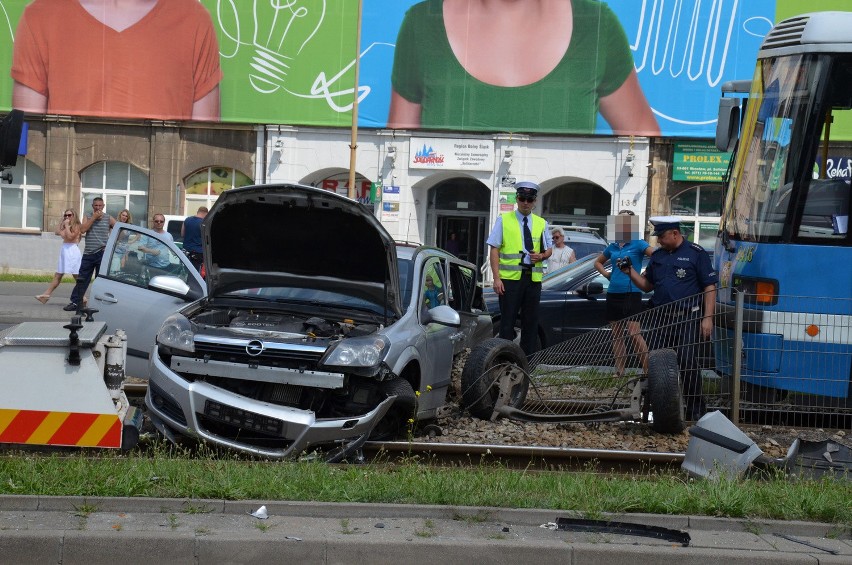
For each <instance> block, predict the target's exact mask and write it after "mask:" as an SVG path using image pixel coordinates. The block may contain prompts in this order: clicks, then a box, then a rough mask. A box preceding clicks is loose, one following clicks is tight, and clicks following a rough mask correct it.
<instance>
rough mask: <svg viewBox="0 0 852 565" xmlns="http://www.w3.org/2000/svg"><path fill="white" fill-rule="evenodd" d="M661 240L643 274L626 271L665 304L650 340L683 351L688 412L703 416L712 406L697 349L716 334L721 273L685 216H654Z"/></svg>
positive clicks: (659, 346)
mask: <svg viewBox="0 0 852 565" xmlns="http://www.w3.org/2000/svg"><path fill="white" fill-rule="evenodd" d="M650 222H651V224H653V226H654V235H655V236H657V241H658V243H659V244H660V247H659V249H657V250H656V251H655V252H654V253H653V255H651V261H650V262H649V263H648V267H647V268H646V269H645V272H644V273H643V274H641V275H640V274H639V273H638V272H636V270H635V269H634V268H633V267H632V266H629V267H628V266H626V267H624V268H623V269H622V271H623V272H624V273H626V274H628V275H629V276H630V280H631V281H633V283H634V284H635V285H636V286H637V287H639V288H640V289H642V291H643V292H650V291H652V290H653V291H654V297H653V299H652V302H653V305H654V306H655V307H656V306H663V305H666V304H668V305H670V307H669V308H664V309H661V316H660V318H659V321H660V326H659V327H657V328H655V329H654V330H653V331H652V332H651V334H650V336H649V340H648V349H649V350H654V349H662V348H668V347H670V348H672V349H674V350H675V351H676V352H677V355H678V362H679V364H680V368H681V371H682V374H683V390H684V400H685V401H686V416H687V418H689V419H692V420H697V419H698V418H700V417H701V416H702V415H703V414H704V412H705V411H706V408H705V404H704V398H703V396H702V393H701V375H700V372H699V370H698V361H697V359H696V350H697V345H698V340H699V339H710V338H711V337H712V336H713V312H714V308H715V306H716V282H717V280H718V276H717V275H716V271H715V270H714V269H713V265H712V264H711V262H710V255H708V254H707V252H706V251H705V250H704V248H703V247H701V246H700V245H698V244H697V243H690V242H689V241H687V240H686V238H684V237H683V234H682V233H681V231H680V219H679V218H676V217H672V216H663V217H657V218H651V219H650Z"/></svg>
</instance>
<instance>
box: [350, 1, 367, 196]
mask: <svg viewBox="0 0 852 565" xmlns="http://www.w3.org/2000/svg"><path fill="white" fill-rule="evenodd" d="M363 8H364V0H358V23H357V28H356V29H357V31H356V33H355V91H354V92H355V97H354V98H353V100H352V141H351V143H350V144H349V198H352V199H354V198H355V194H356V192H355V157H356V152H357V149H358V78H359V77H358V75H359V72H360V70H361V13H362V11H363Z"/></svg>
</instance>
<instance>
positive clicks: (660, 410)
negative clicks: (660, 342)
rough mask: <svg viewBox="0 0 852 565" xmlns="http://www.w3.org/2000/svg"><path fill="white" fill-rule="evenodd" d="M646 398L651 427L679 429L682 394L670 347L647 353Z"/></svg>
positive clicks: (662, 430)
mask: <svg viewBox="0 0 852 565" xmlns="http://www.w3.org/2000/svg"><path fill="white" fill-rule="evenodd" d="M648 402H649V404H650V406H651V412H653V413H654V421H653V422H652V423H651V428H652V429H653V430H654V431H655V432H659V433H663V434H678V433H680V432H682V431H683V429H684V427H685V424H684V420H683V395H682V394H681V389H680V370H679V368H678V364H677V353H675V352H674V350H673V349H656V350H654V351H651V352H650V353H648Z"/></svg>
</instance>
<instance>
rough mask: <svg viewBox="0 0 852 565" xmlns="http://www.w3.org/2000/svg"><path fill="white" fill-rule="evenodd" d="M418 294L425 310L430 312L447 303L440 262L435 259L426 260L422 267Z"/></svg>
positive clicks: (445, 286)
mask: <svg viewBox="0 0 852 565" xmlns="http://www.w3.org/2000/svg"><path fill="white" fill-rule="evenodd" d="M420 292H421V297H422V298H421V303H422V304H423V307H424V308H426V309H429V310H431V309H432V308H434V307H435V306H440V305H442V304H446V303H447V302H446V300H447V296H446V294H447V284H446V281H445V280H444V273H443V270H442V269H441V261H440V259H438V258H437V257H436V258H432V259H428V260H427V261H426V263H425V265H424V266H423V273H422V280H421V283H420Z"/></svg>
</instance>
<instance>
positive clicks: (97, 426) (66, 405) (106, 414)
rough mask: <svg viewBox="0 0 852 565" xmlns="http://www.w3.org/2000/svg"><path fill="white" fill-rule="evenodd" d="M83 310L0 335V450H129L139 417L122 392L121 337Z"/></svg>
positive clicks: (123, 337)
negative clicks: (18, 446)
mask: <svg viewBox="0 0 852 565" xmlns="http://www.w3.org/2000/svg"><path fill="white" fill-rule="evenodd" d="M95 312H96V310H90V309H86V310H84V311H83V315H75V316H73V317H72V318H71V321H70V323H67V324H66V323H64V322H23V323H21V324H18V325H16V326H12V327H10V328H7V329H5V330H3V331H1V332H0V390H2V391H3V394H2V395H0V444H22V445H42V446H70V447H102V448H113V449H121V450H129V449H132V448H133V447H135V446H136V444H137V442H138V441H139V430H140V429H141V424H142V411H141V410H139V409H138V408H136V407H135V406H132V405H131V404H130V402H129V401H128V399H127V395H126V394H125V392H124V389H123V383H124V380H125V373H124V366H125V360H126V358H127V337H126V335H125V334H124V332H123V331H122V330H116V331H115V332H114V333H112V334H109V335H108V334H107V333H106V324H105V323H104V322H99V321H95V320H94V317H93V314H94V313H95Z"/></svg>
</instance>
